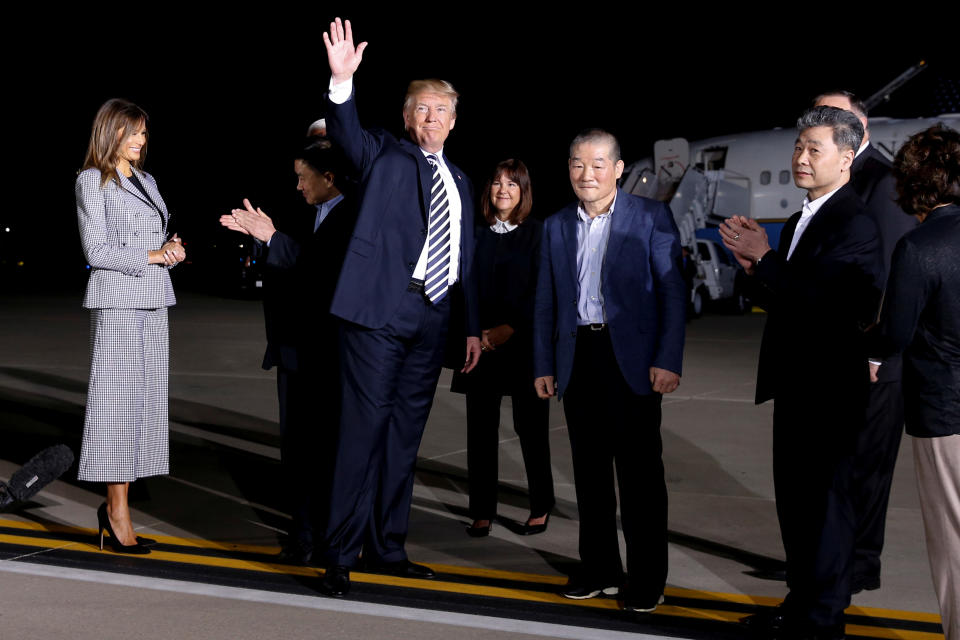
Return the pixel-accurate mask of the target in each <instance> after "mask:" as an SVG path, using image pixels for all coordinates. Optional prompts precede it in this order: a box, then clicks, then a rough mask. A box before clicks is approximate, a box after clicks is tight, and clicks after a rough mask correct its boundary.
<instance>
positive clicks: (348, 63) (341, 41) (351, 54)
mask: <svg viewBox="0 0 960 640" xmlns="http://www.w3.org/2000/svg"><path fill="white" fill-rule="evenodd" d="M323 44H324V45H326V47H327V62H328V63H329V64H330V73H331V75H332V76H333V84H340V83H341V82H345V81H347V80H349V79H350V78H352V77H353V74H354V73H356V71H357V67H359V66H360V61H361V60H363V50H364V49H366V48H367V43H366V42H361V43H360V44H359V45H356V46H354V44H353V29H352V27H351V26H350V21H349V20H345V21H344V22H343V23H342V24H341V22H340V18H337V19H336V20H335V21H333V22H331V23H330V33H329V34H327V33H324V34H323Z"/></svg>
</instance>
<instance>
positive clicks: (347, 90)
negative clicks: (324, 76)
mask: <svg viewBox="0 0 960 640" xmlns="http://www.w3.org/2000/svg"><path fill="white" fill-rule="evenodd" d="M351 93H353V78H348V79H347V80H344V81H343V82H341V83H340V84H333V77H331V78H330V93H329V94H328V95H329V97H330V102H332V103H334V104H343V103H344V102H346V101H347V100H349V99H350V94H351Z"/></svg>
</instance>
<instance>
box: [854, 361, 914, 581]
mask: <svg viewBox="0 0 960 640" xmlns="http://www.w3.org/2000/svg"><path fill="white" fill-rule="evenodd" d="M884 366H887V365H884ZM902 434H903V388H902V385H901V383H900V380H892V381H890V382H878V383H877V384H873V385H870V398H869V401H868V402H867V424H866V428H865V429H864V430H863V432H862V433H861V434H860V437H859V438H858V439H857V445H856V451H855V452H854V457H853V461H854V480H853V491H854V493H853V500H854V505H855V508H856V513H857V538H856V551H855V556H854V564H853V582H854V583H857V582H861V581H865V580H874V579H879V578H880V552H881V551H883V533H884V529H885V527H886V522H887V505H888V504H889V503H890V486H891V484H892V483H893V470H894V467H895V466H896V464H897V453H898V452H899V451H900V439H901V435H902Z"/></svg>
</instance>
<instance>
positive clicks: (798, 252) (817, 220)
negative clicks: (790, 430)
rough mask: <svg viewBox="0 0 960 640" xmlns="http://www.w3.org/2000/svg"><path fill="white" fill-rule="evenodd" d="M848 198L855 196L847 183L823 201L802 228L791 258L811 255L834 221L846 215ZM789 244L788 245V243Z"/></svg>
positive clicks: (832, 226) (831, 227) (828, 232)
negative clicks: (801, 233) (805, 226)
mask: <svg viewBox="0 0 960 640" xmlns="http://www.w3.org/2000/svg"><path fill="white" fill-rule="evenodd" d="M849 198H857V195H856V192H854V191H853V187H852V186H850V184H849V183H847V184H845V185H844V186H843V187H842V188H841V189H840V190H839V191H837V192H836V193H835V194H833V195H832V196H831V197H830V199H828V200H827V201H826V202H824V203H823V206H821V207H820V210H819V211H817V213H816V214H814V216H813V219H812V220H811V221H810V223H809V224H808V225H807V228H806V229H804V231H803V235H802V236H800V240H798V241H797V246H796V247H795V248H794V250H793V255H792V256H791V260H794V259H796V258H797V257H798V256H807V255H813V254H815V253H816V248H817V247H819V246H820V244H821V241H822V240H823V238H824V237H825V236H827V235H828V234H830V232H831V230H832V229H833V228H834V226H835V224H834V222H835V221H836V220H837V219H838V218H840V217H842V216H844V215H846V213H847V211H849V207H847V206H845V204H846V203H847V200H848V199H849ZM788 246H789V245H788Z"/></svg>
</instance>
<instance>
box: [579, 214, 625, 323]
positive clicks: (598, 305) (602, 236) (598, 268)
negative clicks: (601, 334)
mask: <svg viewBox="0 0 960 640" xmlns="http://www.w3.org/2000/svg"><path fill="white" fill-rule="evenodd" d="M615 204H616V199H614V201H613V202H612V203H611V204H610V210H609V211H607V212H606V213H601V214H600V215H598V216H596V217H595V218H591V217H590V216H589V215H588V214H587V212H586V211H584V210H583V207H582V206H581V207H577V217H578V218H579V219H578V220H577V280H578V281H579V284H580V294H579V299H578V302H577V324H578V325H584V324H595V323H601V322H606V321H607V316H606V314H605V313H604V310H603V294H602V293H601V292H600V277H601V275H602V273H603V257H604V256H605V255H606V253H607V240H609V238H610V216H611V215H612V214H613V207H614V205H615Z"/></svg>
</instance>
